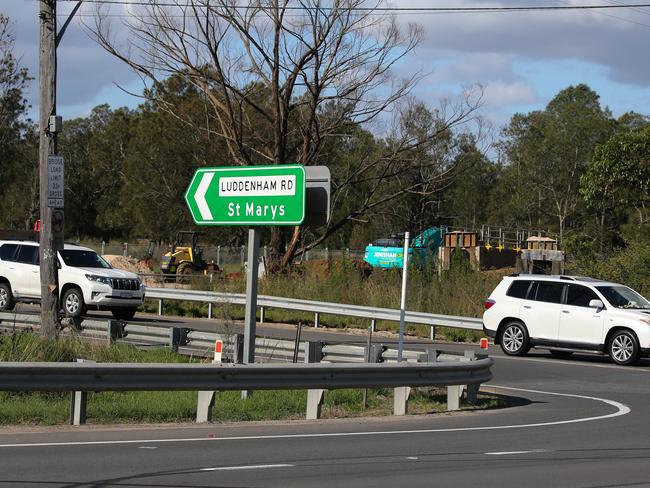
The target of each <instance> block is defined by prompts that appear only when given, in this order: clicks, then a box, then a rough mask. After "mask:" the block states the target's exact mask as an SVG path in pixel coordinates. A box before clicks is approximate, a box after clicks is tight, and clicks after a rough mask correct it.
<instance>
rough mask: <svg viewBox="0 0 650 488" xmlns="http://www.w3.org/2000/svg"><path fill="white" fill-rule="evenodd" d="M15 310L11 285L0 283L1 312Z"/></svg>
mask: <svg viewBox="0 0 650 488" xmlns="http://www.w3.org/2000/svg"><path fill="white" fill-rule="evenodd" d="M13 308H14V297H13V295H12V294H11V286H10V285H9V283H0V311H9V310H13Z"/></svg>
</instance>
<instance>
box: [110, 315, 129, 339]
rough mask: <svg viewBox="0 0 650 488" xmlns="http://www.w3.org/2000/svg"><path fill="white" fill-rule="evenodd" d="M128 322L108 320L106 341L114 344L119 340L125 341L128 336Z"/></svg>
mask: <svg viewBox="0 0 650 488" xmlns="http://www.w3.org/2000/svg"><path fill="white" fill-rule="evenodd" d="M125 329H126V322H124V321H122V320H112V319H110V320H108V321H107V323H106V340H107V341H108V343H109V344H110V343H113V342H115V341H116V340H117V339H123V338H124V337H126V336H127V332H126V330H125Z"/></svg>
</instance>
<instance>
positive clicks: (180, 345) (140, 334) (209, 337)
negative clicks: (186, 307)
mask: <svg viewBox="0 0 650 488" xmlns="http://www.w3.org/2000/svg"><path fill="white" fill-rule="evenodd" d="M70 325H71V329H72V330H75V332H74V333H75V334H79V335H80V336H81V337H82V338H84V339H91V340H95V341H107V342H115V341H117V342H123V343H127V344H132V345H136V346H161V347H171V348H173V349H175V350H178V351H179V352H180V353H182V354H185V355H191V356H199V357H212V354H213V351H214V343H215V341H217V340H220V341H222V342H223V345H224V361H226V362H233V363H236V362H238V361H239V358H240V357H241V355H240V354H241V351H240V349H241V347H243V346H242V344H243V336H242V335H241V334H236V333H231V334H228V333H217V332H203V331H197V330H192V329H190V328H186V327H174V326H169V325H168V324H164V323H161V324H151V325H142V324H137V323H133V322H126V321H118V320H97V319H83V321H79V322H77V323H76V324H70ZM26 330H34V331H38V330H40V315H38V314H26V313H10V312H0V333H1V332H12V331H16V332H20V331H26ZM306 343H307V342H301V343H300V344H298V345H296V341H295V340H287V339H275V338H268V337H257V338H256V339H255V356H256V362H283V363H288V362H293V359H294V355H296V352H297V355H296V359H297V360H298V361H303V360H304V358H305V346H304V344H306ZM321 344H322V345H321V347H320V354H321V356H320V357H319V358H318V361H321V362H328V363H362V362H366V361H367V353H366V344H365V340H364V344H363V345H360V344H349V343H344V344H341V343H331V342H329V343H328V342H322V343H321ZM371 347H372V348H374V351H375V353H374V355H373V358H374V362H397V349H396V348H395V347H392V346H388V345H384V344H381V343H372V344H371ZM420 354H422V350H421V349H420V350H416V349H410V348H409V347H408V345H407V347H406V348H405V349H404V351H403V358H404V360H405V361H409V362H414V361H417V360H418V357H419V355H420Z"/></svg>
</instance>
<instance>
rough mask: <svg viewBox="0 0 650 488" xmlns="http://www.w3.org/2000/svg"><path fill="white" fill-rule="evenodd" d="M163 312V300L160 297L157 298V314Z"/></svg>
mask: <svg viewBox="0 0 650 488" xmlns="http://www.w3.org/2000/svg"><path fill="white" fill-rule="evenodd" d="M162 314H163V300H162V298H161V299H159V300H158V315H162Z"/></svg>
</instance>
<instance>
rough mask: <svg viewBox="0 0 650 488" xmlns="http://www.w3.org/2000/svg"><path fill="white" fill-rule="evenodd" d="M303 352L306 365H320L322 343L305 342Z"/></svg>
mask: <svg viewBox="0 0 650 488" xmlns="http://www.w3.org/2000/svg"><path fill="white" fill-rule="evenodd" d="M302 344H303V350H304V353H305V362H306V363H320V362H321V360H322V359H323V343H322V342H319V341H305V342H303V343H302Z"/></svg>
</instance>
